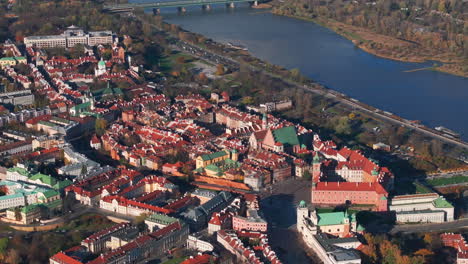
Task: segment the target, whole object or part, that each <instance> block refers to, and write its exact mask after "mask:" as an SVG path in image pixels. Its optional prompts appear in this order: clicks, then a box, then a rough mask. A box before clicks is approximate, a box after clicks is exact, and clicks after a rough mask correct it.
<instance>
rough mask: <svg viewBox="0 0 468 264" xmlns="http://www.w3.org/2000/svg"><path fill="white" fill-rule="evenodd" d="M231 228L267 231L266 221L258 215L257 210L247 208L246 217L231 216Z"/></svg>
mask: <svg viewBox="0 0 468 264" xmlns="http://www.w3.org/2000/svg"><path fill="white" fill-rule="evenodd" d="M232 229H234V230H237V231H242V230H244V231H259V232H267V230H268V223H267V221H265V219H263V217H262V216H260V215H259V211H257V210H247V217H243V216H239V215H236V216H233V217H232Z"/></svg>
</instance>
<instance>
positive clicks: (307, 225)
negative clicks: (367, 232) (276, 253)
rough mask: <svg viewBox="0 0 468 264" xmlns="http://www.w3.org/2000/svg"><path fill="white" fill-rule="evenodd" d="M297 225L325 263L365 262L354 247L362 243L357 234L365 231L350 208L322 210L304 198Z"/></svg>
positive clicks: (301, 233) (307, 242)
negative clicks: (344, 209) (312, 207)
mask: <svg viewBox="0 0 468 264" xmlns="http://www.w3.org/2000/svg"><path fill="white" fill-rule="evenodd" d="M296 226H297V231H298V233H299V234H300V235H301V237H302V239H303V240H304V242H305V244H306V245H307V246H308V247H309V248H311V249H312V250H313V251H314V252H315V253H316V255H317V256H318V257H319V258H320V260H322V262H323V263H325V264H338V263H346V264H360V263H361V258H360V257H359V255H358V254H357V253H356V252H355V251H354V250H353V249H355V248H357V247H359V246H360V245H361V243H360V242H359V240H358V239H357V238H356V237H355V236H353V234H354V233H356V232H360V231H362V227H360V226H358V225H357V222H356V216H355V215H354V214H353V215H349V214H348V213H347V212H346V211H345V212H328V213H318V212H317V211H316V210H314V209H312V210H310V209H309V208H308V206H307V204H306V202H305V201H301V202H300V203H299V206H298V207H297V225H296ZM329 236H332V238H330V237H329ZM336 237H338V238H336Z"/></svg>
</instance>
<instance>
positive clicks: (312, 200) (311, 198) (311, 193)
mask: <svg viewBox="0 0 468 264" xmlns="http://www.w3.org/2000/svg"><path fill="white" fill-rule="evenodd" d="M316 187H317V183H316V182H314V181H313V182H312V188H311V190H310V203H311V204H314V192H315V188H316Z"/></svg>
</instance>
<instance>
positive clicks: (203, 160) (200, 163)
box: [195, 150, 230, 169]
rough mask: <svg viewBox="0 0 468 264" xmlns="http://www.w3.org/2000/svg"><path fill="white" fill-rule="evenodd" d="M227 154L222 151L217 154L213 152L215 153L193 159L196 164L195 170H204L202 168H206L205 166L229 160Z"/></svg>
mask: <svg viewBox="0 0 468 264" xmlns="http://www.w3.org/2000/svg"><path fill="white" fill-rule="evenodd" d="M229 154H230V153H229V152H228V151H226V150H222V151H218V152H215V153H211V154H205V155H201V156H198V157H197V158H196V159H195V161H196V164H197V165H196V166H197V169H199V168H204V167H206V166H208V165H210V164H213V163H216V162H220V161H223V160H226V159H228V158H229V156H230V155H229Z"/></svg>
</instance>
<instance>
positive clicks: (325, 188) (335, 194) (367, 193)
mask: <svg viewBox="0 0 468 264" xmlns="http://www.w3.org/2000/svg"><path fill="white" fill-rule="evenodd" d="M311 195H312V197H311V201H312V204H314V205H342V204H346V203H347V202H350V203H352V204H359V205H368V206H371V207H372V208H373V210H374V211H381V212H382V211H387V197H388V193H387V191H386V190H385V189H384V188H383V187H382V185H380V184H379V183H357V182H356V183H354V182H318V183H313V184H312V192H311Z"/></svg>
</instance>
